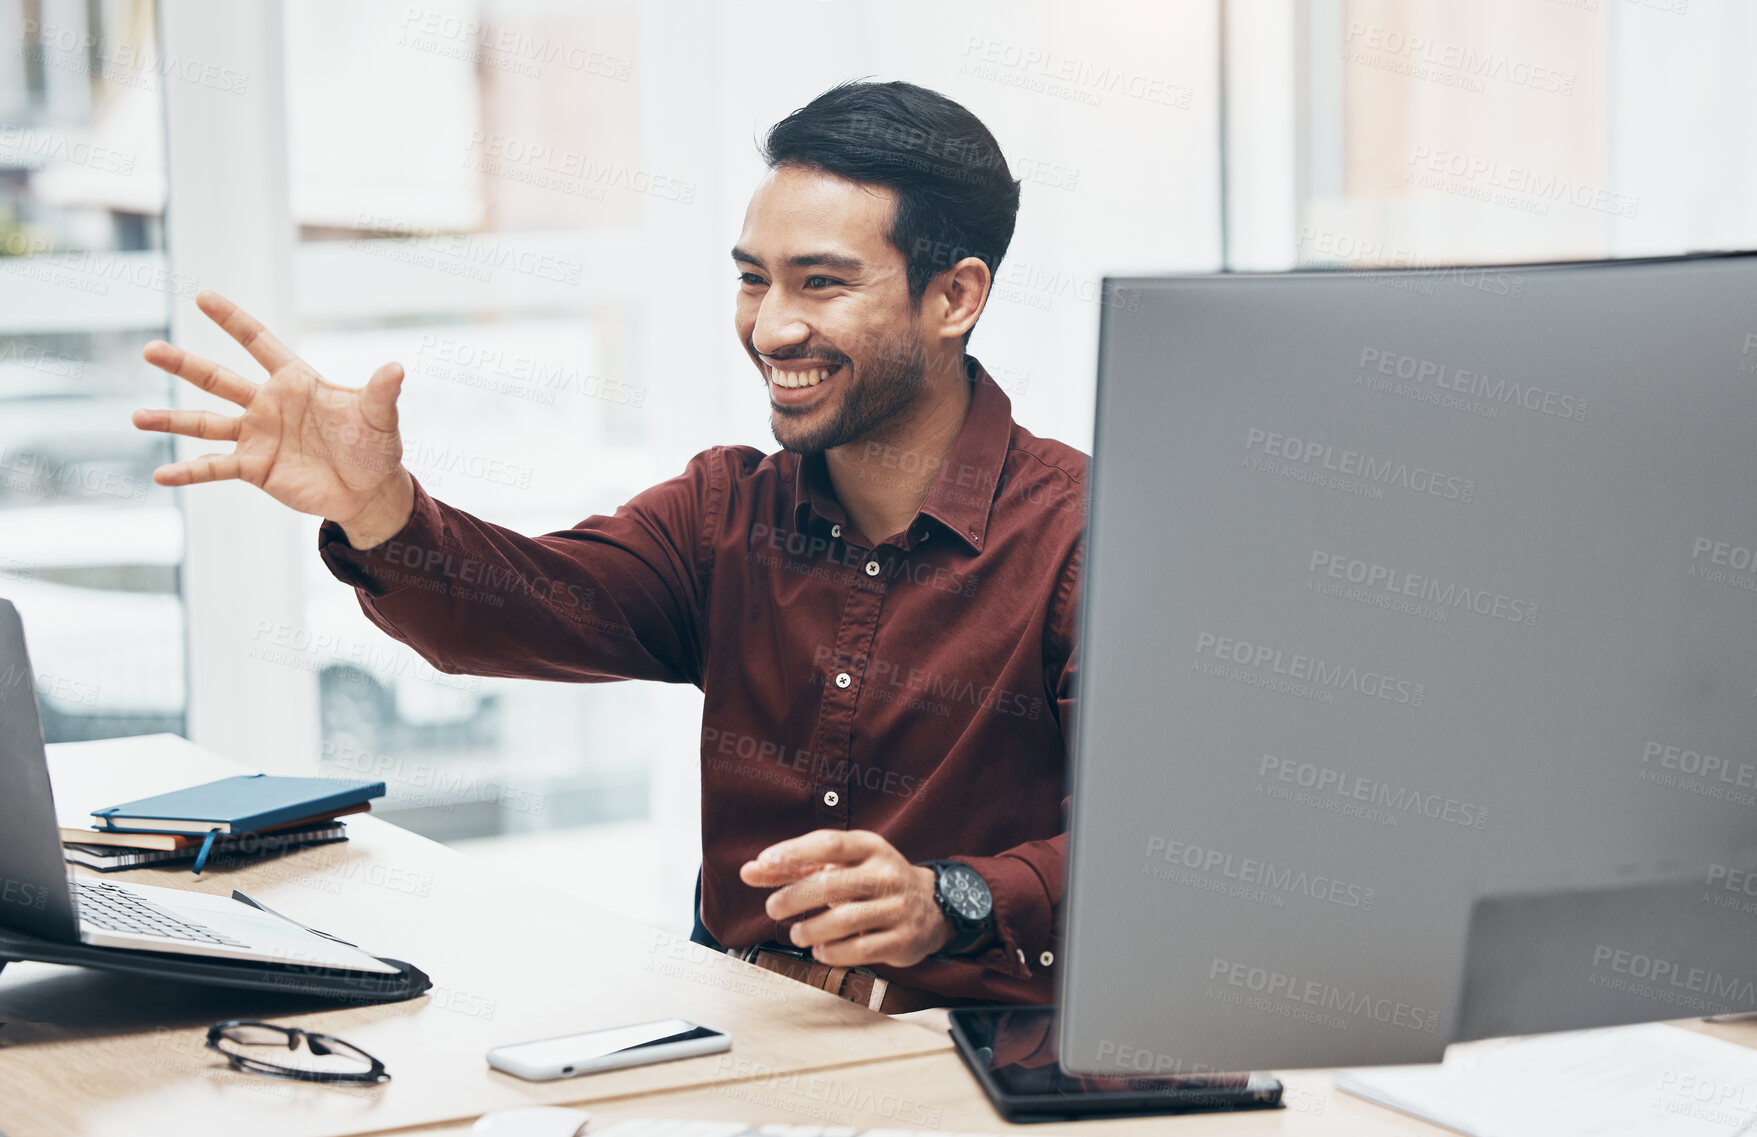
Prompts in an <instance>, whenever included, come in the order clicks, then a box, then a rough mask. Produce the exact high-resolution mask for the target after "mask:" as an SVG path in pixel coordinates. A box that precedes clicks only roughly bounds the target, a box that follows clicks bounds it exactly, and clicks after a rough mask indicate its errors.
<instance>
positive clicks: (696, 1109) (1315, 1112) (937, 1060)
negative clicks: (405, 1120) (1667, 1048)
mask: <svg viewBox="0 0 1757 1137" xmlns="http://www.w3.org/2000/svg"><path fill="white" fill-rule="evenodd" d="M944 1013H945V1012H943V1011H922V1012H917V1013H916V1015H913V1016H910V1017H911V1018H914V1019H916V1020H917V1021H920V1022H924V1023H927V1022H933V1021H935V1020H937V1019H941V1018H943V1016H944ZM1676 1025H1679V1026H1682V1027H1685V1028H1686V1029H1690V1030H1700V1031H1702V1032H1703V1033H1706V1034H1712V1035H1715V1036H1716V1037H1719V1038H1724V1039H1726V1040H1727V1041H1729V1042H1736V1043H1739V1044H1741V1045H1744V1046H1749V1047H1752V1048H1757V1022H1753V1021H1746V1022H1740V1023H1716V1024H1704V1023H1700V1022H1696V1021H1691V1022H1685V1023H1678V1024H1676ZM1486 1045H1494V1043H1488V1044H1486ZM726 1057H727V1058H731V1057H732V1056H731V1055H727V1056H726ZM733 1072H734V1073H735V1074H739V1073H742V1075H743V1080H741V1081H737V1082H722V1083H719V1084H716V1085H713V1086H708V1087H701V1088H694V1089H686V1090H677V1091H672V1092H668V1093H657V1094H651V1095H644V1096H641V1097H635V1098H618V1099H615V1100H613V1101H602V1100H601V1101H598V1102H596V1103H589V1104H582V1105H581V1106H580V1108H581V1109H584V1110H586V1111H588V1112H589V1113H590V1114H591V1115H592V1118H593V1120H594V1122H596V1123H608V1122H613V1121H618V1120H621V1119H623V1118H629V1117H665V1118H672V1117H676V1118H701V1119H713V1120H733V1121H749V1122H751V1123H752V1124H767V1123H771V1122H778V1123H781V1124H784V1125H823V1126H833V1125H845V1126H852V1127H853V1128H855V1129H857V1130H865V1129H928V1130H939V1131H941V1132H943V1133H945V1134H947V1135H948V1137H951V1135H953V1134H959V1133H972V1132H974V1133H1007V1132H1014V1131H1017V1132H1019V1133H1022V1134H1030V1135H1031V1137H1050V1135H1051V1134H1079V1135H1080V1137H1457V1134H1456V1133H1453V1131H1452V1130H1449V1129H1441V1128H1439V1127H1438V1126H1434V1125H1429V1124H1427V1123H1426V1122H1423V1121H1418V1120H1416V1119H1415V1118H1413V1117H1409V1116H1406V1115H1405V1114H1401V1113H1397V1112H1395V1111H1393V1110H1389V1109H1384V1108H1381V1107H1379V1106H1376V1105H1373V1104H1371V1103H1369V1102H1366V1101H1363V1100H1361V1099H1360V1098H1357V1097H1353V1096H1351V1095H1349V1094H1345V1093H1342V1092H1340V1091H1338V1090H1336V1089H1335V1088H1334V1087H1332V1086H1331V1084H1330V1071H1328V1070H1299V1071H1294V1072H1292V1073H1284V1074H1281V1075H1280V1078H1281V1080H1282V1083H1283V1086H1284V1090H1283V1099H1284V1100H1285V1101H1286V1103H1287V1108H1286V1109H1280V1110H1258V1111H1253V1112H1246V1113H1233V1114H1187V1115H1184V1116H1179V1117H1142V1118H1130V1119H1127V1120H1118V1121H1081V1122H1065V1123H1052V1124H1047V1125H1046V1124H1035V1125H1009V1124H1007V1123H1006V1122H1005V1121H1003V1120H1002V1119H1001V1117H1000V1115H999V1114H997V1113H995V1112H994V1110H993V1108H992V1107H990V1106H989V1104H988V1099H987V1098H985V1097H984V1096H983V1095H982V1091H981V1090H980V1089H979V1088H978V1087H977V1085H976V1082H975V1080H974V1079H973V1078H971V1076H970V1074H969V1072H968V1071H967V1070H966V1069H965V1068H964V1063H963V1061H962V1060H961V1059H960V1058H959V1057H958V1056H957V1054H955V1053H940V1054H931V1055H923V1056H919V1057H910V1058H889V1059H874V1060H873V1061H870V1062H865V1063H861V1064H860V1065H857V1066H851V1067H843V1068H840V1069H832V1070H816V1071H807V1072H802V1073H773V1072H768V1071H763V1070H756V1069H744V1070H742V1071H740V1070H738V1069H736V1068H735V1069H734V1071H733ZM470 1124H471V1123H470V1122H457V1123H454V1124H449V1125H444V1126H432V1127H427V1128H420V1129H410V1130H399V1131H397V1133H396V1137H442V1135H443V1137H459V1135H460V1134H465V1133H468V1132H469V1129H470ZM587 1137H590V1130H588V1132H587Z"/></svg>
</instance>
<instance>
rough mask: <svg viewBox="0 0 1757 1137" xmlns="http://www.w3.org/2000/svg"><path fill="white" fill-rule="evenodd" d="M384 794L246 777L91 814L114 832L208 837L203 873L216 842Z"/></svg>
mask: <svg viewBox="0 0 1757 1137" xmlns="http://www.w3.org/2000/svg"><path fill="white" fill-rule="evenodd" d="M383 796H384V783H383V782H351V781H345V780H342V779H339V778H282V777H275V776H272V775H269V774H248V775H243V776H240V777H236V778H221V779H220V780H219V781H217V782H208V783H207V784H205V785H200V786H190V787H189V788H188V789H182V790H173V791H172V792H171V793H168V794H157V795H155V796H153V797H145V798H141V799H140V800H139V801H130V802H124V803H123V804H121V805H112V806H106V807H105V808H103V809H94V810H92V816H93V817H95V818H97V819H98V821H97V823H96V824H95V825H94V826H93V827H94V828H97V829H103V830H107V831H109V832H113V833H206V834H207V841H206V842H205V843H204V844H203V845H202V848H201V854H200V855H199V856H198V857H197V858H196V860H195V871H196V872H200V871H201V868H202V865H203V864H205V863H206V861H207V853H208V850H209V849H211V848H212V847H213V842H214V838H215V837H217V836H218V835H219V834H221V833H230V834H237V833H251V832H254V831H256V830H258V829H266V828H268V827H269V826H271V825H281V824H283V823H285V822H288V821H299V820H302V819H304V818H307V817H321V816H323V815H325V814H328V813H331V812H333V811H336V810H342V809H346V808H348V807H349V806H351V805H359V804H360V803H361V802H365V801H370V800H372V799H373V798H375V797H383Z"/></svg>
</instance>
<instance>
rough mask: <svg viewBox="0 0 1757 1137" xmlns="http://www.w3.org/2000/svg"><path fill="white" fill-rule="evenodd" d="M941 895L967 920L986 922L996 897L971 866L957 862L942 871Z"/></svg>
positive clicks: (952, 908) (949, 905)
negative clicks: (990, 893)
mask: <svg viewBox="0 0 1757 1137" xmlns="http://www.w3.org/2000/svg"><path fill="white" fill-rule="evenodd" d="M939 885H940V895H941V896H942V897H943V898H944V899H945V902H946V905H947V906H948V907H949V908H951V910H952V911H954V912H956V913H957V914H958V915H960V916H962V917H964V919H966V920H986V919H988V913H989V910H990V909H991V908H993V907H994V897H992V896H990V895H989V892H988V883H987V882H986V881H984V880H983V879H982V877H981V875H980V874H978V873H977V871H976V870H975V869H973V868H971V867H970V866H969V865H961V864H958V863H957V862H956V861H954V862H953V863H951V864H949V865H947V866H945V867H944V868H943V869H941V870H940V881H939Z"/></svg>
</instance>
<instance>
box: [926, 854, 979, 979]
mask: <svg viewBox="0 0 1757 1137" xmlns="http://www.w3.org/2000/svg"><path fill="white" fill-rule="evenodd" d="M922 867H923V868H930V869H932V870H933V876H934V885H933V898H934V899H935V900H937V901H938V902H939V906H940V911H941V912H944V913H945V914H946V919H948V920H950V921H951V922H952V938H951V940H950V942H948V943H947V944H946V946H945V947H943V948H941V949H940V950H938V951H936V952H934V953H933V958H936V959H939V958H944V957H948V956H958V955H963V954H965V953H966V952H968V951H969V950H970V949H971V948H973V947H975V946H976V945H977V944H979V943H981V942H982V941H983V940H984V939H986V938H987V937H988V935H989V933H991V932H993V931H994V895H993V894H992V893H991V892H989V891H988V882H987V881H985V880H983V879H982V874H981V873H979V872H977V871H976V870H975V869H973V868H971V867H970V866H969V865H967V864H965V863H964V862H962V861H923V862H922Z"/></svg>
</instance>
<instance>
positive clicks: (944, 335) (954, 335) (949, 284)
mask: <svg viewBox="0 0 1757 1137" xmlns="http://www.w3.org/2000/svg"><path fill="white" fill-rule="evenodd" d="M993 283H994V276H993V274H992V273H990V272H989V271H988V265H987V263H986V262H984V261H983V260H982V258H981V257H965V258H964V259H963V260H961V261H959V262H958V263H957V264H955V265H953V266H952V267H951V268H949V269H947V270H945V271H944V272H942V273H940V274H939V275H938V276H936V277H934V278H933V282H932V283H931V284H929V285H928V286H927V292H928V299H930V300H931V301H932V302H933V306H932V308H931V309H930V310H929V311H930V315H931V318H932V319H933V322H934V328H933V331H934V333H935V334H936V335H938V336H939V337H940V338H941V339H962V338H963V337H964V334H965V333H966V332H968V331H969V330H970V328H971V327H972V326H973V325H974V324H975V323H976V317H978V316H980V315H982V309H983V307H984V306H985V305H986V304H987V303H988V291H989V288H990V286H992V285H993Z"/></svg>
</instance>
